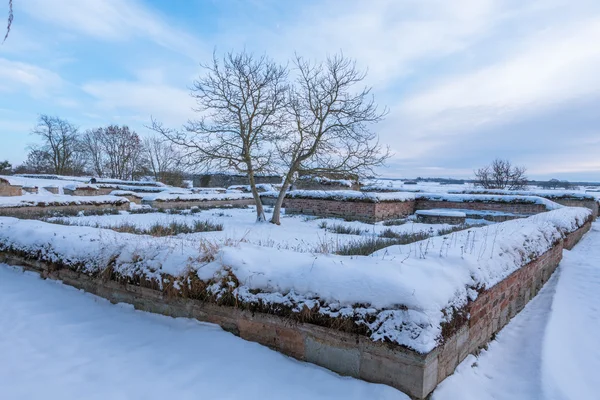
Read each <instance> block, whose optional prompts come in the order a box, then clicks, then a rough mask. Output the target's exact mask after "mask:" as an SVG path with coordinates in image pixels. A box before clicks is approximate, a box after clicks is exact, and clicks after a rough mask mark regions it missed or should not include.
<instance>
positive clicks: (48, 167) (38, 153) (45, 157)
mask: <svg viewBox="0 0 600 400" xmlns="http://www.w3.org/2000/svg"><path fill="white" fill-rule="evenodd" d="M15 172H16V173H26V174H50V173H52V172H53V170H52V162H51V160H50V154H49V153H48V152H46V151H44V150H40V149H38V148H32V149H31V150H30V151H29V154H27V160H25V162H24V163H23V164H22V165H20V166H18V167H17V168H16V169H15Z"/></svg>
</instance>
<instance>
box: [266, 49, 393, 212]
mask: <svg viewBox="0 0 600 400" xmlns="http://www.w3.org/2000/svg"><path fill="white" fill-rule="evenodd" d="M294 64H295V66H296V68H295V70H296V71H297V74H298V76H297V79H296V82H295V85H293V87H291V88H290V90H289V98H288V103H287V107H286V111H287V114H288V117H289V121H290V129H289V130H288V132H287V135H286V137H285V138H284V139H283V140H282V141H279V142H277V147H278V149H279V150H280V156H281V159H282V160H283V162H284V164H285V166H286V169H287V173H286V175H285V178H284V181H283V186H282V188H281V190H280V192H279V196H278V198H277V202H276V203H275V207H274V209H273V216H272V218H271V222H272V223H274V224H279V223H280V214H281V207H282V204H283V200H284V198H285V195H286V192H287V190H288V188H289V187H290V185H291V184H292V183H293V181H294V178H295V176H296V175H297V173H298V172H302V173H303V174H324V173H325V174H352V175H364V174H369V173H370V174H372V173H373V168H374V167H376V166H380V165H382V164H383V163H384V161H385V160H386V159H387V158H388V157H389V150H388V149H383V148H381V146H380V145H379V143H378V139H377V134H375V133H373V132H371V131H370V130H369V127H370V125H371V124H374V123H377V122H379V121H381V119H382V118H383V117H384V115H385V113H386V110H383V111H379V110H378V107H377V105H376V104H375V102H374V99H373V97H372V96H371V89H370V88H362V89H358V90H355V87H356V85H357V84H360V83H361V82H362V81H363V79H364V78H365V76H366V74H365V73H364V72H361V71H359V70H358V69H357V68H356V63H355V62H354V61H353V60H351V59H348V58H346V57H344V56H343V55H342V54H339V55H335V56H333V57H328V58H327V60H326V62H325V63H317V64H315V63H311V62H309V61H306V60H305V59H303V58H302V57H299V56H296V59H295V62H294Z"/></svg>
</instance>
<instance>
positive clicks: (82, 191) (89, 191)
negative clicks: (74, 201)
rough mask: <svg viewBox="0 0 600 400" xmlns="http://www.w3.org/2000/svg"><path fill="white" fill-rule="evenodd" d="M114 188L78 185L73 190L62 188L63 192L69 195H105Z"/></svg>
mask: <svg viewBox="0 0 600 400" xmlns="http://www.w3.org/2000/svg"><path fill="white" fill-rule="evenodd" d="M113 190H114V189H112V188H92V187H85V186H84V187H80V188H76V189H75V190H72V189H67V188H65V189H63V191H64V193H65V194H66V195H69V196H106V195H109V194H110V193H111V192H112V191H113Z"/></svg>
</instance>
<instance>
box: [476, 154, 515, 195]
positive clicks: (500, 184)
mask: <svg viewBox="0 0 600 400" xmlns="http://www.w3.org/2000/svg"><path fill="white" fill-rule="evenodd" d="M526 171H527V170H526V169H525V167H518V166H515V165H512V163H511V162H510V161H508V160H502V159H500V158H497V159H495V160H494V161H492V163H491V164H490V165H487V166H485V167H482V168H479V169H478V170H477V171H475V184H476V185H478V186H481V187H482V188H484V189H508V190H517V189H523V188H525V187H526V186H527V176H526V175H525V173H526Z"/></svg>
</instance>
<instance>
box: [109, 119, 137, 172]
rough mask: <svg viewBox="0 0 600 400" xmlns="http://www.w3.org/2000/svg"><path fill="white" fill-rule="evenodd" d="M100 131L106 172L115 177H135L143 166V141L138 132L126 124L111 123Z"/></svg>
mask: <svg viewBox="0 0 600 400" xmlns="http://www.w3.org/2000/svg"><path fill="white" fill-rule="evenodd" d="M99 132H101V133H100V134H99V140H100V145H101V148H102V153H103V158H104V160H105V163H104V170H105V174H107V175H108V176H109V177H110V178H113V179H133V178H134V176H135V174H136V173H137V172H139V171H140V167H141V165H140V160H141V155H142V141H141V139H140V137H139V136H138V134H137V133H135V132H134V131H131V130H129V127H127V126H125V125H123V126H118V125H109V126H107V127H105V128H100V130H99Z"/></svg>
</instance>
